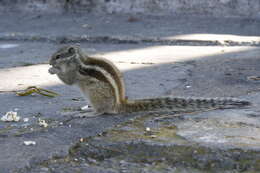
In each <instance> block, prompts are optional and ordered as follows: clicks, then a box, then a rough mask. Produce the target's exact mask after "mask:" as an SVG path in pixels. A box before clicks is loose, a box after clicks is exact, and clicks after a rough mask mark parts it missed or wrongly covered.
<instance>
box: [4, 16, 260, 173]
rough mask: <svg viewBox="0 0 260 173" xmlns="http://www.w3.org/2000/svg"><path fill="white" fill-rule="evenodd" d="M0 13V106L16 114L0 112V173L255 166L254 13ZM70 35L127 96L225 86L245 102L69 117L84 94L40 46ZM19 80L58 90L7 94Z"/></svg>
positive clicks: (258, 58) (48, 48) (258, 40)
mask: <svg viewBox="0 0 260 173" xmlns="http://www.w3.org/2000/svg"><path fill="white" fill-rule="evenodd" d="M1 15H3V14H1ZM0 17H1V21H0V26H1V27H0V60H1V61H0V67H1V69H0V83H1V85H0V104H1V107H0V115H1V116H3V115H4V114H5V113H6V112H8V111H17V113H18V115H19V116H20V117H21V121H19V122H2V121H1V122H0V143H1V146H2V150H0V170H1V172H75V171H78V172H100V173H104V172H169V171H170V172H210V171H211V172H216V171H220V172H225V171H226V172H228V171H236V172H241V171H256V172H257V171H259V169H260V168H259V160H258V158H259V154H260V147H259V146H260V140H259V139H260V136H259V130H260V118H259V117H260V114H259V111H260V110H259V104H260V99H259V98H260V97H259V95H260V93H259V84H260V81H259V80H257V78H254V77H252V76H260V68H259V63H260V30H259V28H260V21H258V20H254V19H248V18H247V19H243V18H210V17H201V16H200V17H188V16H183V17H182V16H145V15H134V16H133V15H98V14H91V13H89V14H85V15H80V14H64V15H43V14H30V15H29V14H24V13H21V14H20V15H17V14H11V13H10V14H5V15H4V16H0ZM74 43H80V44H81V47H82V48H83V49H84V50H85V51H86V52H88V53H89V54H90V55H92V56H102V57H105V58H108V59H110V60H111V61H113V62H114V63H115V64H116V65H117V66H118V68H119V69H120V70H122V72H123V74H124V77H125V83H126V88H127V96H128V97H129V98H143V97H159V96H162V95H173V96H184V97H190V96H194V97H235V98H239V99H244V100H248V101H251V102H252V104H253V105H252V106H250V107H247V108H244V109H231V110H214V111H207V112H200V113H194V114H180V115H179V114H178V116H177V115H175V114H167V115H165V114H162V115H160V114H159V115H158V114H156V115H153V114H130V115H129V114H127V115H123V114H122V115H107V116H106V115H105V116H100V117H95V118H84V119H79V118H74V117H73V115H75V114H80V111H79V109H80V107H82V106H84V105H86V104H87V103H88V101H85V100H84V98H83V97H82V95H81V93H80V92H79V90H78V89H77V88H76V87H71V86H66V85H64V84H62V83H61V82H60V81H59V80H58V78H57V77H56V76H53V75H50V74H49V73H48V68H49V65H48V59H49V58H50V56H51V54H52V53H54V52H55V50H57V49H58V48H59V47H60V46H62V45H64V44H74ZM28 86H37V87H41V88H44V89H49V90H51V91H54V92H57V93H58V94H59V96H57V97H54V98H49V97H45V96H42V95H39V94H33V95H29V96H23V97H22V96H17V95H16V94H15V92H16V91H21V90H24V89H26V88H27V87H28ZM40 120H44V121H45V122H46V123H47V124H48V127H43V126H41V125H40V124H39V121H40ZM147 127H149V129H151V130H149V129H148V131H151V132H147ZM147 133H148V134H147ZM24 141H35V142H36V145H29V146H27V145H25V144H24ZM104 148H105V149H106V150H104ZM115 150H116V152H115ZM169 151H174V152H169ZM129 153H132V154H129ZM138 158H139V159H138ZM191 158H192V159H191ZM209 165H210V166H209Z"/></svg>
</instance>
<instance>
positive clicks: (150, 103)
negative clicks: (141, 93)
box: [120, 97, 251, 112]
mask: <svg viewBox="0 0 260 173" xmlns="http://www.w3.org/2000/svg"><path fill="white" fill-rule="evenodd" d="M249 105H251V103H250V102H248V101H244V100H238V99H233V98H181V97H162V98H151V99H139V100H132V101H131V100H128V101H127V102H126V103H125V104H123V105H121V108H120V109H121V110H120V112H142V111H170V112H191V111H200V110H208V109H231V108H240V107H245V106H249Z"/></svg>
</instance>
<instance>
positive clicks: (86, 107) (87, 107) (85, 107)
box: [81, 105, 91, 111]
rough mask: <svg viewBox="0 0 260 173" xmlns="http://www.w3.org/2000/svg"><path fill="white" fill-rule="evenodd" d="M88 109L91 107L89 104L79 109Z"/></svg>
mask: <svg viewBox="0 0 260 173" xmlns="http://www.w3.org/2000/svg"><path fill="white" fill-rule="evenodd" d="M89 109H91V108H90V106H89V105H86V106H83V107H81V110H82V111H87V110H89Z"/></svg>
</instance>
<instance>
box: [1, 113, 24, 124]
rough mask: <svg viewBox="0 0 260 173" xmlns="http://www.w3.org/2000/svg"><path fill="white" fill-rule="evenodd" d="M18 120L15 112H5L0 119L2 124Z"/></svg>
mask: <svg viewBox="0 0 260 173" xmlns="http://www.w3.org/2000/svg"><path fill="white" fill-rule="evenodd" d="M20 119H21V118H20V117H19V116H18V115H17V112H13V111H9V112H6V114H5V115H4V116H2V117H1V121H4V122H12V121H13V122H18V121H20Z"/></svg>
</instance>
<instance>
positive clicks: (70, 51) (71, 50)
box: [68, 47, 76, 54]
mask: <svg viewBox="0 0 260 173" xmlns="http://www.w3.org/2000/svg"><path fill="white" fill-rule="evenodd" d="M68 52H69V53H70V54H74V53H75V52H76V50H75V48H74V47H70V48H69V49H68Z"/></svg>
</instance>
